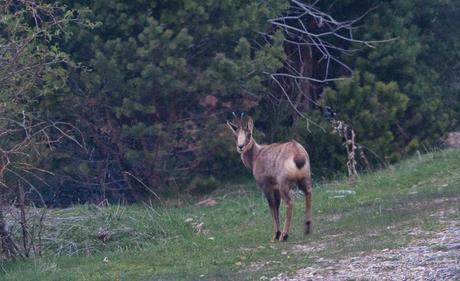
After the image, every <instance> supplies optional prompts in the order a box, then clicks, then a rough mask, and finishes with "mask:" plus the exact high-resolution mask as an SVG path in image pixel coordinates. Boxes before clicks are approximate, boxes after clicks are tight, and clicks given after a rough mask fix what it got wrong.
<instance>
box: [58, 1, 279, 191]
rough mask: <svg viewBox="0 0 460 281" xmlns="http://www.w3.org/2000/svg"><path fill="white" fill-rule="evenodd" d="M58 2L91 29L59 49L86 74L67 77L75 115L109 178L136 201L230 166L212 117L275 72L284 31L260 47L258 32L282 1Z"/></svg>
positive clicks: (260, 88) (244, 102)
mask: <svg viewBox="0 0 460 281" xmlns="http://www.w3.org/2000/svg"><path fill="white" fill-rule="evenodd" d="M66 3H67V4H68V5H70V6H71V7H75V8H82V7H84V8H85V9H86V10H87V11H88V13H87V14H86V17H87V19H89V20H91V21H93V22H96V23H98V27H97V28H96V29H93V30H87V29H78V30H75V31H74V32H75V39H77V40H68V41H67V42H65V43H64V44H63V47H64V48H65V49H66V50H67V51H68V52H69V53H70V54H72V56H73V57H74V58H75V59H76V60H77V61H79V62H82V63H83V64H84V65H85V66H87V67H88V69H89V71H78V72H75V73H74V74H73V80H74V85H76V87H74V92H76V91H77V90H79V91H80V92H82V93H83V95H82V96H77V97H76V98H77V100H78V103H77V104H78V106H79V108H78V109H77V110H78V111H79V118H82V121H83V122H82V125H85V126H87V128H85V129H84V130H85V131H86V132H87V134H86V136H87V141H88V143H89V144H90V148H89V149H90V150H93V151H94V152H95V154H94V155H97V158H96V159H95V160H96V161H103V160H104V159H115V162H114V164H113V165H110V166H109V169H110V171H109V173H110V174H111V175H112V176H113V177H115V179H116V180H120V179H122V180H123V181H125V184H126V185H128V186H130V190H131V191H133V193H134V195H135V196H137V195H139V194H142V193H143V191H145V188H144V187H145V186H144V184H145V185H147V186H149V187H151V188H154V189H156V188H159V186H164V185H169V184H171V183H174V184H173V186H176V187H177V186H182V184H181V183H180V182H181V180H182V179H189V178H191V177H192V175H195V174H198V177H201V176H205V177H206V176H207V175H210V174H213V175H214V176H215V177H220V178H222V177H223V176H224V175H226V174H227V173H226V170H228V169H230V170H235V169H234V167H232V166H231V165H230V164H231V163H234V162H235V161H228V160H227V161H224V159H228V158H230V159H234V158H235V156H234V153H232V154H230V149H229V146H228V145H229V142H225V138H226V135H222V133H221V132H220V131H221V128H220V126H221V125H219V122H221V120H222V119H221V118H217V116H218V115H217V114H220V113H221V112H222V111H224V112H225V111H229V110H237V109H240V108H241V107H245V108H244V109H245V110H248V109H250V108H253V107H254V106H255V105H257V101H258V99H260V97H261V96H262V95H263V94H264V93H265V92H266V91H267V87H266V86H265V85H264V83H263V82H264V81H265V80H266V79H267V77H266V76H265V74H264V72H274V71H276V69H278V68H280V67H281V66H282V60H283V58H284V52H283V47H282V42H283V35H282V34H281V33H280V32H276V33H274V34H273V39H272V42H263V40H262V38H259V39H258V38H257V32H258V31H260V30H266V29H267V28H268V25H267V19H268V18H269V17H270V16H274V15H276V14H278V13H280V12H281V10H282V9H283V7H284V3H283V2H280V1H268V2H266V3H263V4H260V3H258V2H257V1H249V2H247V1H207V2H205V3H203V2H202V1H174V2H171V1H157V2H146V1H115V0H98V1H93V2H91V3H89V4H81V3H80V1H66ZM255 41H257V44H258V47H256V48H254V46H255V45H254V43H250V42H255ZM216 136H218V138H216ZM222 143H224V144H226V146H225V147H223V144H222ZM210 152H213V153H210ZM232 152H233V151H232ZM82 157H87V156H82ZM235 166H236V165H235ZM100 169H106V166H99V167H98V166H97V165H95V164H93V169H92V174H90V175H88V177H87V179H88V180H89V179H90V178H93V179H95V178H98V176H97V174H101V173H103V171H102V170H100ZM239 170H241V169H239ZM126 172H129V173H130V174H131V175H132V177H129V178H126V177H123V176H122V175H123V174H124V173H126ZM71 176H72V177H75V176H78V175H71ZM184 177H185V178H184ZM103 181H108V179H103ZM177 181H179V184H178V185H177ZM141 182H142V183H141ZM108 184H111V183H108ZM183 189H187V187H186V186H184V188H183ZM136 190H137V191H136ZM136 193H139V194H136Z"/></svg>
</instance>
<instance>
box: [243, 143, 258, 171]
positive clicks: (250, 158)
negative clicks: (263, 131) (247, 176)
mask: <svg viewBox="0 0 460 281" xmlns="http://www.w3.org/2000/svg"><path fill="white" fill-rule="evenodd" d="M259 150H260V145H259V144H257V142H256V141H255V140H254V139H252V140H251V147H249V148H248V149H247V150H246V151H244V152H243V153H241V160H243V164H244V166H245V167H246V168H248V169H250V170H252V166H253V163H254V161H255V160H256V158H257V155H258V154H259Z"/></svg>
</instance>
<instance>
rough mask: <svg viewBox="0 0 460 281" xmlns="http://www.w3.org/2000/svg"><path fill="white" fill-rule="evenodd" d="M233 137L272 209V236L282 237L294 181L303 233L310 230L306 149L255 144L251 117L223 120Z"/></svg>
mask: <svg viewBox="0 0 460 281" xmlns="http://www.w3.org/2000/svg"><path fill="white" fill-rule="evenodd" d="M227 124H228V126H229V128H230V129H231V130H232V132H233V134H234V135H235V138H236V141H237V150H238V152H240V154H241V160H242V161H243V164H244V165H245V166H246V167H247V168H249V169H250V170H251V171H252V174H253V175H254V178H255V180H256V183H257V185H258V186H259V187H260V188H261V189H262V191H263V192H264V194H265V196H266V197H267V201H268V204H269V207H270V210H271V213H272V217H273V224H274V234H273V240H277V239H279V240H280V241H285V240H286V239H287V238H288V232H289V226H290V223H291V216H292V207H293V200H292V198H291V195H290V187H291V185H292V184H297V185H298V187H299V189H300V190H302V192H303V193H304V194H305V222H304V223H305V225H304V231H305V234H308V233H309V232H310V231H311V220H312V214H311V200H312V184H311V175H310V161H309V157H308V153H307V151H306V150H305V148H303V146H302V145H300V144H299V143H298V142H296V141H294V140H291V141H289V142H286V143H273V144H268V145H260V144H258V143H257V142H256V141H255V140H254V138H253V137H252V130H253V127H254V125H253V121H252V119H251V118H249V119H248V120H247V121H246V122H244V121H243V120H242V119H236V120H234V121H233V122H227ZM280 198H281V199H283V201H284V202H285V203H286V219H285V222H284V228H283V231H282V232H281V233H280V224H279V205H280Z"/></svg>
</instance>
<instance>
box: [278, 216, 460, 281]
mask: <svg viewBox="0 0 460 281" xmlns="http://www.w3.org/2000/svg"><path fill="white" fill-rule="evenodd" d="M443 225H444V226H443V228H442V229H441V230H437V231H422V230H417V229H415V230H411V231H409V232H408V233H406V234H405V235H414V236H416V237H419V238H417V239H414V240H412V241H411V242H410V243H409V244H408V245H406V246H405V247H403V248H398V249H384V250H380V251H372V252H370V253H363V254H361V255H358V256H354V257H348V258H344V259H341V260H327V259H321V258H320V259H318V260H317V262H316V263H315V264H313V265H312V266H309V267H306V268H302V269H300V270H298V271H297V272H295V273H293V274H279V275H278V276H276V277H274V278H272V279H271V280H272V281H281V280H282V281H287V280H289V281H296V280H299V281H300V280H331V281H332V280H334V281H337V280H433V281H438V280H460V222H459V221H448V222H447V221H444V223H443ZM402 235H403V234H402ZM420 237H423V238H420Z"/></svg>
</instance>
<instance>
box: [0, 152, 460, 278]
mask: <svg viewBox="0 0 460 281" xmlns="http://www.w3.org/2000/svg"><path fill="white" fill-rule="evenodd" d="M459 163H460V150H447V151H441V152H436V153H430V154H426V155H422V156H419V157H416V158H412V159H409V160H407V161H405V162H402V163H400V164H398V165H395V166H392V167H391V168H389V169H386V170H381V171H377V172H374V173H370V174H368V175H363V176H361V178H360V179H359V181H358V182H357V183H356V184H355V185H354V186H350V185H349V184H348V183H347V181H335V182H330V183H326V184H321V185H319V186H316V187H315V189H314V199H313V200H314V232H313V234H311V235H309V236H303V235H302V229H301V225H302V224H301V221H302V216H303V204H302V196H301V194H300V193H298V192H295V197H296V204H295V209H294V216H293V220H292V224H291V231H290V235H289V241H288V242H285V243H271V242H269V241H270V238H271V231H272V222H271V218H270V215H269V211H268V207H267V204H266V201H265V199H264V198H263V197H262V195H261V194H260V192H259V191H257V189H256V187H255V186H253V185H252V184H249V185H247V186H241V185H240V186H237V187H234V190H231V189H230V188H227V189H226V190H225V191H226V192H225V193H222V192H221V193H220V195H217V194H216V195H215V197H214V199H215V200H216V201H217V202H218V204H217V205H215V206H212V207H199V206H196V205H194V204H190V203H188V204H184V206H181V207H177V208H165V207H161V206H156V205H149V204H144V205H136V206H118V205H115V206H109V207H97V206H93V205H85V206H76V207H73V208H69V209H61V210H52V211H50V213H49V215H48V219H47V221H46V225H45V232H44V238H46V239H45V240H44V241H45V246H46V254H45V256H44V257H41V258H37V259H33V260H29V261H15V262H6V263H3V264H0V280H12V281H13V280H40V281H41V280H120V281H121V280H255V279H257V280H260V279H262V280H263V279H264V278H270V277H272V276H274V275H277V274H278V273H280V272H291V271H295V270H297V269H299V268H301V267H305V266H308V265H309V264H311V263H314V262H315V261H316V260H317V259H320V258H328V259H339V258H341V257H345V256H350V255H354V254H358V253H361V252H368V251H371V250H375V249H384V248H395V247H399V246H402V245H405V244H406V243H407V242H408V241H409V240H410V239H414V237H415V236H416V235H417V234H415V236H414V234H413V233H411V232H413V230H414V229H420V230H423V231H435V230H437V229H441V228H442V227H443V225H442V222H441V221H440V220H439V219H437V217H436V214H437V213H439V212H440V211H442V210H450V211H451V212H446V213H448V216H449V217H450V218H451V219H457V220H458V219H460V215H459V214H460V212H459V211H460V210H459V208H460V207H459V206H460V204H459V202H460V165H459ZM313 164H314V163H313ZM281 215H283V214H281ZM191 219H192V220H191ZM199 224H201V226H198V225H199ZM100 230H108V231H110V233H111V236H110V238H109V239H108V240H107V241H105V242H103V241H101V240H100V239H98V238H97V233H98V232H99V231H100ZM104 260H105V261H104Z"/></svg>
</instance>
